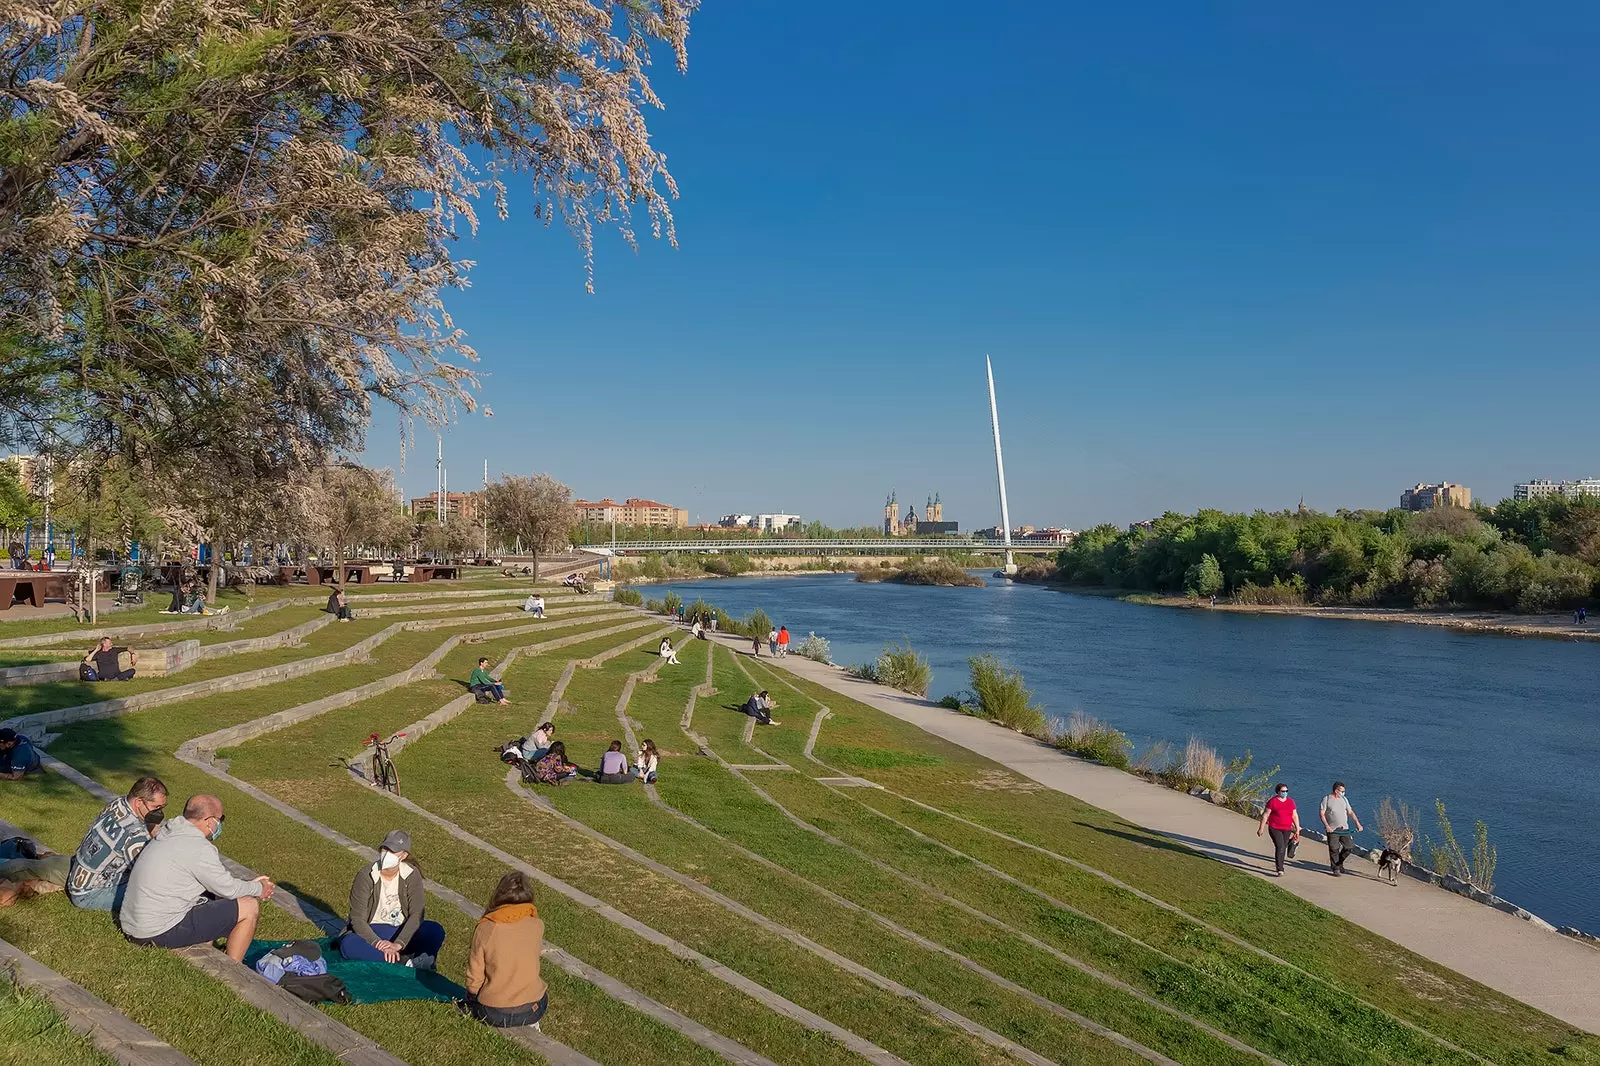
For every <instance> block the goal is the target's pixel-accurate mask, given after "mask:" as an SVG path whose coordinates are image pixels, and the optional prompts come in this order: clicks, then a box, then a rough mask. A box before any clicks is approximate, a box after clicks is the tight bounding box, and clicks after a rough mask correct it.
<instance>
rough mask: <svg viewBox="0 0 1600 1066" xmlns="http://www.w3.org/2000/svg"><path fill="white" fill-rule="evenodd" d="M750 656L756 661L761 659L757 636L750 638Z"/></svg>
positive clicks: (759, 643) (758, 636)
mask: <svg viewBox="0 0 1600 1066" xmlns="http://www.w3.org/2000/svg"><path fill="white" fill-rule="evenodd" d="M750 654H751V655H754V656H755V657H756V658H757V659H759V658H761V637H760V635H759V634H758V635H756V636H753V637H751V638H750Z"/></svg>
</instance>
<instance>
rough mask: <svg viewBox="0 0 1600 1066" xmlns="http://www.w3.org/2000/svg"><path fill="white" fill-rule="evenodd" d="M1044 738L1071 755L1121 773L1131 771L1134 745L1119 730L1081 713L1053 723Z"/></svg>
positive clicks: (1076, 712) (1073, 713) (1079, 711)
mask: <svg viewBox="0 0 1600 1066" xmlns="http://www.w3.org/2000/svg"><path fill="white" fill-rule="evenodd" d="M1045 734H1046V735H1045V739H1047V740H1049V741H1050V743H1052V744H1054V745H1055V746H1056V747H1058V748H1060V749H1061V750H1062V751H1070V752H1072V753H1073V754H1074V755H1081V756H1083V757H1084V758H1086V759H1093V760H1095V761H1096V762H1099V763H1104V764H1105V765H1107V766H1114V767H1116V768H1117V769H1119V770H1126V769H1128V756H1129V755H1130V754H1131V753H1132V751H1133V741H1131V740H1129V739H1128V737H1127V734H1125V733H1123V732H1122V731H1121V730H1120V729H1117V728H1115V727H1114V726H1112V725H1110V724H1109V723H1107V722H1102V721H1101V720H1100V719H1098V718H1095V717H1093V716H1091V715H1087V714H1084V713H1083V712H1082V711H1081V710H1074V711H1073V712H1072V713H1071V714H1070V715H1068V716H1067V720H1066V721H1065V722H1062V721H1061V720H1060V719H1059V718H1056V719H1052V720H1051V721H1050V724H1049V726H1048V727H1047V728H1046V730H1045Z"/></svg>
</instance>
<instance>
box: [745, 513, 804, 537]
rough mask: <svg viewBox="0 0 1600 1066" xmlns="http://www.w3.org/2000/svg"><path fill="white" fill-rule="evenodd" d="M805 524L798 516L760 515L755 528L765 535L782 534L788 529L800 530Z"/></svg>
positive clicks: (757, 516)
mask: <svg viewBox="0 0 1600 1066" xmlns="http://www.w3.org/2000/svg"><path fill="white" fill-rule="evenodd" d="M801 525H803V523H802V522H801V521H800V516H799V515H797V514H758V515H756V520H755V527H756V528H757V529H759V530H761V532H763V533H782V532H783V531H784V530H786V529H799V528H800V526H801Z"/></svg>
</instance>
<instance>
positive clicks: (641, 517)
mask: <svg viewBox="0 0 1600 1066" xmlns="http://www.w3.org/2000/svg"><path fill="white" fill-rule="evenodd" d="M572 505H573V506H574V507H576V508H577V509H578V520H579V521H580V522H601V523H606V524H609V523H612V522H615V523H616V524H617V525H619V526H659V527H660V528H662V529H687V528H688V527H689V512H688V511H686V510H684V509H683V508H682V507H674V506H672V505H671V504H668V503H657V502H656V501H655V500H642V499H640V498H639V497H637V496H630V497H628V498H627V499H626V500H623V501H622V502H621V503H618V502H617V501H616V500H613V499H612V498H611V497H609V496H607V497H606V498H605V499H603V500H575V501H573V504H572Z"/></svg>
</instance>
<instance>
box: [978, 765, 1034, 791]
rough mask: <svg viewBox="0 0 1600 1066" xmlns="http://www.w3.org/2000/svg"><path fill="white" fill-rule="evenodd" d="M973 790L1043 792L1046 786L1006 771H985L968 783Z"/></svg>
mask: <svg viewBox="0 0 1600 1066" xmlns="http://www.w3.org/2000/svg"><path fill="white" fill-rule="evenodd" d="M966 783H967V784H969V785H971V786H972V787H973V788H981V789H983V790H984V791H985V792H1043V791H1045V786H1043V785H1041V784H1040V783H1039V782H1037V781H1030V780H1028V779H1027V778H1025V777H1018V776H1017V775H1015V774H1009V773H1006V771H1004V770H985V771H984V772H983V773H981V774H979V775H978V776H977V777H974V778H972V779H971V780H969V781H967V782H966Z"/></svg>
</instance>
